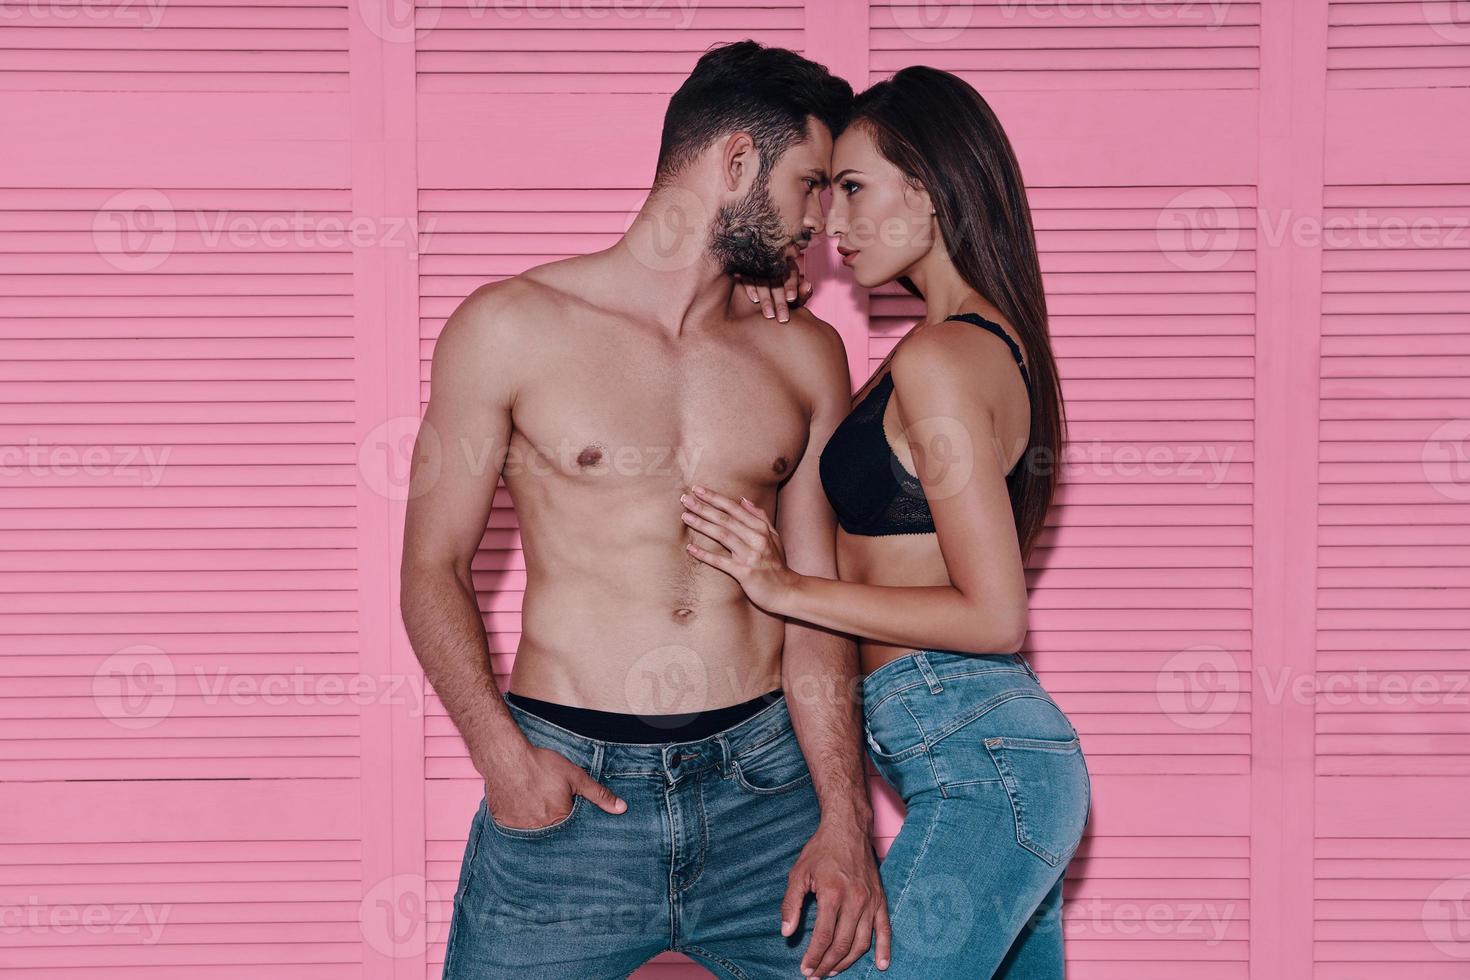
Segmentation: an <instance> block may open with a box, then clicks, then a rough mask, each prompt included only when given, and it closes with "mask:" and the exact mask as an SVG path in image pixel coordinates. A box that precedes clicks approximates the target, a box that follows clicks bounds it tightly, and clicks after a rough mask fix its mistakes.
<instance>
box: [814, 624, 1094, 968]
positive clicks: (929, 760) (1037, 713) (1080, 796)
mask: <svg viewBox="0 0 1470 980" xmlns="http://www.w3.org/2000/svg"><path fill="white" fill-rule="evenodd" d="M863 702H864V704H863V713H864V716H865V721H864V729H865V732H866V736H867V740H868V753H869V755H870V756H871V757H872V759H873V763H874V765H875V766H876V767H877V769H878V771H879V773H880V774H882V776H883V778H884V779H886V780H887V781H888V782H889V784H890V785H892V786H893V788H894V789H895V790H896V791H897V792H898V794H899V796H900V797H901V798H902V799H903V801H904V804H905V806H906V807H907V808H908V809H907V813H906V814H905V817H904V822H903V828H902V829H901V830H900V831H899V833H898V836H897V837H896V838H895V839H894V841H893V844H892V846H891V847H890V848H889V850H888V853H887V854H886V855H885V856H884V858H883V863H882V864H881V865H880V866H879V873H880V874H881V876H882V878H883V889H884V892H885V893H886V897H887V900H888V914H889V920H890V922H891V923H892V926H893V960H892V962H891V963H890V965H889V967H888V969H887V970H886V971H880V970H878V969H877V968H876V967H875V966H874V964H873V952H874V951H873V950H872V949H871V948H870V949H869V950H868V952H866V953H865V954H863V956H862V957H861V958H860V959H858V960H857V961H856V962H854V963H853V965H852V966H850V967H848V968H847V969H846V970H843V971H842V972H841V973H839V974H838V976H839V977H843V978H848V980H879V978H883V980H915V978H922V980H941V978H961V977H964V978H967V980H985V978H989V977H995V978H999V980H1061V978H1062V976H1063V956H1062V875H1063V874H1064V872H1065V871H1066V868H1067V862H1068V861H1070V860H1071V858H1072V855H1073V853H1074V852H1075V851H1076V849H1077V845H1078V844H1079V843H1080V842H1081V840H1082V830H1083V827H1084V826H1085V825H1086V823H1087V818H1088V817H1089V816H1090V815H1091V812H1092V806H1091V798H1092V781H1091V778H1090V776H1089V774H1088V771H1087V764H1086V762H1085V760H1084V759H1083V757H1082V747H1081V743H1080V740H1079V739H1078V736H1077V730H1076V729H1075V728H1073V727H1072V723H1071V722H1070V721H1068V719H1067V716H1066V715H1065V714H1064V713H1063V712H1062V709H1061V708H1060V707H1059V706H1058V705H1057V704H1056V702H1055V701H1053V700H1052V699H1051V696H1050V695H1048V694H1047V693H1046V691H1045V690H1044V689H1043V688H1042V686H1041V682H1040V681H1039V680H1038V679H1037V677H1036V674H1035V672H1034V671H1032V670H1031V667H1030V665H1029V664H1027V663H1026V661H1025V660H1024V659H1023V658H1022V657H1020V656H1019V655H1018V654H1014V653H1008V654H963V653H951V652H947V651H937V650H921V651H916V652H915V653H911V654H909V655H907V656H904V657H899V658H898V659H896V660H891V661H889V662H888V663H886V664H884V665H883V666H881V667H879V668H878V669H877V670H875V671H873V672H872V673H871V674H868V675H867V676H866V677H865V678H864V679H863Z"/></svg>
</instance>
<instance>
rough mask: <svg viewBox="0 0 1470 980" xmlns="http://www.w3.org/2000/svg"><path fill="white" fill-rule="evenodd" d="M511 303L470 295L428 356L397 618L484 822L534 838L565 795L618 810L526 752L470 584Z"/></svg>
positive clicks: (500, 428) (497, 292) (499, 434)
mask: <svg viewBox="0 0 1470 980" xmlns="http://www.w3.org/2000/svg"><path fill="white" fill-rule="evenodd" d="M518 292H519V289H518V287H517V285H516V284H514V283H499V284H496V285H493V286H482V287H480V288H479V289H477V290H475V291H474V292H473V293H471V294H470V295H469V296H468V297H466V299H465V300H464V302H462V303H461V304H460V305H459V307H458V308H457V309H456V310H455V311H454V313H453V314H451V315H450V317H449V320H448V321H447V322H446V323H445V325H444V330H443V332H442V333H440V335H439V339H438V342H437V343H436V344H435V345H434V361H433V366H432V368H431V371H430V376H429V377H430V397H429V405H428V409H427V410H426V411H425V413H424V420H423V423H422V425H421V426H420V427H419V432H418V438H417V439H416V440H415V443H414V451H413V459H412V461H411V463H410V470H409V499H408V510H407V514H406V516H405V523H404V533H403V564H402V569H401V585H400V590H399V609H400V611H401V612H402V615H403V624H404V627H405V628H406V629H407V631H408V636H409V641H410V643H412V645H413V651H414V654H415V655H416V656H417V657H418V659H419V663H420V664H422V665H423V668H424V674H425V676H426V677H428V679H429V683H430V684H431V685H432V686H433V688H434V692H435V694H437V695H438V696H439V700H440V701H441V702H443V704H444V708H445V710H446V711H447V712H448V713H449V717H450V720H452V721H453V722H454V725H455V727H456V728H458V729H459V732H460V735H461V736H463V738H464V742H465V746H466V748H468V750H469V754H470V760H471V762H472V763H473V764H474V766H475V769H476V771H478V772H479V773H480V775H481V776H482V777H484V780H485V793H486V797H487V799H488V800H490V801H492V802H493V803H494V804H495V806H494V807H493V808H492V815H493V816H494V817H495V818H496V819H497V820H498V821H499V822H500V823H502V824H503V825H505V826H511V827H536V826H544V825H546V824H549V823H552V822H554V821H555V820H557V819H558V818H559V817H561V816H565V815H566V814H567V813H568V812H569V811H570V809H571V796H572V794H573V793H576V794H580V795H582V796H585V797H587V798H588V799H589V800H591V801H593V802H594V803H597V804H598V805H599V806H601V807H603V809H606V810H609V811H610V812H614V813H618V812H622V809H624V808H625V807H624V806H621V805H620V804H621V803H622V801H621V800H618V799H617V797H616V796H614V794H613V793H612V792H611V791H610V790H608V789H607V788H606V787H604V786H602V785H601V784H600V783H597V782H595V781H594V780H593V779H592V778H591V776H590V775H589V774H588V773H587V772H586V770H584V769H582V768H581V767H580V766H578V765H576V764H575V763H573V762H572V761H571V760H569V759H567V758H566V757H564V756H562V755H560V754H558V753H555V752H551V751H549V750H546V749H541V748H539V747H536V746H533V745H531V743H530V742H529V741H528V740H527V739H526V737H525V734H524V733H523V732H522V731H521V730H520V726H518V725H517V724H516V722H515V719H514V718H512V717H511V716H510V712H509V711H508V710H507V709H506V707H505V703H504V702H503V701H502V700H501V697H500V691H499V689H498V688H497V687H496V686H495V678H494V675H493V673H492V671H491V668H490V651H489V644H488V643H487V642H486V638H485V627H484V623H483V622H481V620H480V610H479V606H478V604H477V603H476V601H475V589H474V584H473V582H472V581H471V578H470V562H471V561H472V559H473V558H474V555H475V550H476V549H477V548H478V547H479V544H480V540H481V539H482V538H483V537H484V535H485V524H486V522H487V521H488V520H489V517H490V507H491V503H492V501H493V499H494V497H495V484H496V480H497V479H498V477H499V474H500V472H501V470H502V469H503V468H504V465H505V459H506V455H507V453H508V451H509V446H510V433H511V406H512V404H513V403H514V401H515V378H514V377H513V374H512V370H513V367H512V366H513V365H515V364H517V363H521V362H520V360H519V359H518V358H517V357H516V356H515V350H514V336H513V331H512V330H511V328H510V327H511V324H510V315H509V310H508V307H509V305H510V304H511V303H512V302H514V301H515V300H516V298H517V293H518ZM615 804H619V805H617V806H615Z"/></svg>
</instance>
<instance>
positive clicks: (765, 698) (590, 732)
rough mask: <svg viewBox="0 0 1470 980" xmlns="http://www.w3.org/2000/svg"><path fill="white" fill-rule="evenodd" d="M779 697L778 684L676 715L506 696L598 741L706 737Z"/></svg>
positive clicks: (512, 701)
mask: <svg viewBox="0 0 1470 980" xmlns="http://www.w3.org/2000/svg"><path fill="white" fill-rule="evenodd" d="M780 697H781V688H779V687H778V688H776V689H775V690H772V691H767V692H766V693H765V694H760V695H757V696H756V697H753V698H751V699H750V700H749V701H742V702H740V703H739V704H731V705H726V706H724V707H721V708H711V709H709V710H708V711H694V712H688V713H685V714H677V715H639V714H624V713H623V712H620V711H602V710H599V709H597V708H579V707H577V706H576V705H571V704H557V703H556V702H555V701H542V700H540V699H538V698H528V697H526V696H524V695H521V694H516V693H515V692H513V691H510V692H507V693H506V695H505V698H506V700H507V701H510V702H511V703H512V704H514V705H515V706H516V707H518V708H521V709H524V710H526V711H529V712H530V713H531V714H533V715H536V716H537V717H539V718H543V719H545V720H546V721H549V722H551V723H552V724H553V725H560V726H561V727H562V728H565V729H567V730H569V731H573V732H576V733H577V734H578V735H581V736H582V737H583V738H595V739H597V740H598V741H601V742H641V743H648V742H692V741H695V740H697V739H701V738H709V737H710V736H711V735H714V734H715V733H717V732H722V731H724V730H725V729H727V728H731V727H733V726H735V725H738V724H740V723H741V722H742V721H744V720H745V719H747V718H749V717H751V716H752V715H754V714H755V713H756V712H758V711H760V710H762V709H764V708H767V707H769V706H770V705H773V704H775V703H776V701H777V699H779V698H780Z"/></svg>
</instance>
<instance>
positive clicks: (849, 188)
mask: <svg viewBox="0 0 1470 980" xmlns="http://www.w3.org/2000/svg"><path fill="white" fill-rule="evenodd" d="M857 190H858V185H857V184H854V183H853V182H852V181H850V180H844V181H843V182H842V191H843V193H844V194H846V195H847V196H848V197H852V196H853V195H854V194H856V193H857Z"/></svg>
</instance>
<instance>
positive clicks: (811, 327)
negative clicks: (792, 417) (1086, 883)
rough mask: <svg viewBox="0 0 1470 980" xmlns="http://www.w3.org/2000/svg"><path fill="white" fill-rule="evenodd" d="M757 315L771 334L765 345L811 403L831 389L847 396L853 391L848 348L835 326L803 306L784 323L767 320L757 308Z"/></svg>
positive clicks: (761, 325)
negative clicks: (769, 342) (849, 371)
mask: <svg viewBox="0 0 1470 980" xmlns="http://www.w3.org/2000/svg"><path fill="white" fill-rule="evenodd" d="M754 315H755V317H756V318H757V319H758V320H759V321H760V325H759V329H761V330H763V331H767V332H768V333H767V334H766V335H767V336H768V337H769V338H771V346H769V347H767V348H766V349H767V351H768V352H769V354H770V356H772V357H773V359H774V360H775V362H776V363H778V364H780V365H781V366H782V369H783V373H784V374H786V375H787V377H788V378H789V379H790V381H791V383H792V384H794V385H796V386H797V387H798V388H800V389H801V390H802V391H803V392H804V393H805V395H806V397H807V399H808V400H809V402H810V403H811V404H817V403H820V402H822V401H823V400H825V396H827V395H829V394H830V393H831V392H838V393H840V394H841V395H842V396H843V397H844V398H845V397H846V396H847V395H848V394H849V393H850V392H851V388H850V387H849V384H850V379H849V375H848V369H847V348H846V347H845V346H844V345H843V343H842V335H841V334H839V333H838V332H837V328H836V327H834V326H832V324H830V323H828V322H827V321H826V320H823V319H822V318H821V317H819V316H817V315H816V314H815V313H813V312H812V311H811V310H808V309H806V308H804V307H798V308H797V309H794V310H792V311H791V318H790V319H789V320H788V321H787V322H785V323H780V322H778V321H776V320H767V319H766V318H765V317H764V316H762V315H761V313H760V312H759V310H758V309H757V311H756V313H755V314H754Z"/></svg>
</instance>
